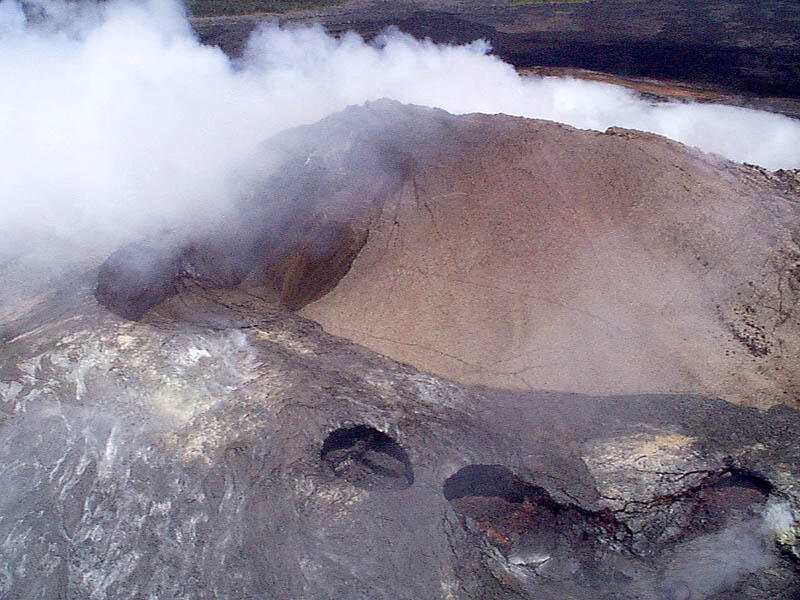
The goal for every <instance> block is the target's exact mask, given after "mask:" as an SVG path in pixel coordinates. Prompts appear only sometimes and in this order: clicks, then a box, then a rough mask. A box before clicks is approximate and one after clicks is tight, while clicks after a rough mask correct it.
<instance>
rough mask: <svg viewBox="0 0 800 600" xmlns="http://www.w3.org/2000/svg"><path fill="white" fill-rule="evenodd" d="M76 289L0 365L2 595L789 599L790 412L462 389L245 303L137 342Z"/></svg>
mask: <svg viewBox="0 0 800 600" xmlns="http://www.w3.org/2000/svg"><path fill="white" fill-rule="evenodd" d="M78 287H79V290H78V291H79V292H80V293H78V294H76V300H75V304H74V305H73V306H72V308H70V309H69V310H67V311H66V314H59V312H58V311H54V310H51V309H52V306H50V305H49V304H48V303H50V302H57V301H58V298H57V297H56V296H51V297H45V298H44V299H39V300H37V303H35V304H36V305H35V306H32V307H31V308H30V311H31V312H30V314H31V315H33V316H34V317H35V318H34V322H31V323H29V325H27V326H26V325H23V324H21V323H22V322H19V323H18V324H17V330H16V331H15V334H14V336H13V337H10V338H9V339H7V341H6V342H5V343H4V344H3V346H2V349H0V352H1V353H2V354H1V355H0V356H1V357H2V363H3V365H4V369H3V374H2V381H0V394H1V397H2V405H1V407H0V408H2V423H1V424H0V482H2V489H3V494H2V497H0V504H2V510H0V555H1V556H2V558H3V560H2V561H0V564H1V565H2V568H0V596H2V597H3V598H8V599H29V598H82V599H84V598H91V599H94V598H98V599H99V598H131V599H134V598H152V597H159V598H225V599H245V598H314V599H324V598H330V599H334V598H335V599H341V598H347V599H357V598H363V599H370V600H372V599H376V598H387V599H388V598H391V599H398V598H407V599H409V600H412V599H413V600H418V599H420V598H496V599H505V598H508V599H511V598H531V599H538V598H541V599H544V598H554V597H555V598H586V599H589V598H595V599H596V598H619V599H622V598H626V599H627V598H641V599H650V598H652V599H658V600H663V599H665V598H706V597H708V598H720V599H721V598H730V597H736V598H752V599H756V598H776V599H786V600H789V599H790V598H796V597H797V594H798V593H800V583H799V582H798V578H797V575H798V563H797V562H796V559H795V558H793V556H792V552H795V553H796V551H797V548H796V547H795V546H793V544H794V542H793V540H794V538H793V537H792V536H793V535H794V532H795V531H796V529H795V528H796V514H797V513H796V512H793V511H794V510H796V509H797V507H798V506H800V504H798V503H799V502H800V497H798V490H800V486H799V485H798V483H800V481H799V479H798V478H799V477H800V476H799V475H798V472H797V468H796V466H797V464H798V459H800V456H798V446H797V444H796V440H797V439H798V434H800V422H799V421H798V419H797V414H796V412H795V411H793V410H792V409H789V408H787V407H775V408H773V409H771V410H770V411H768V412H761V411H758V410H756V409H752V408H745V407H738V406H734V405H731V404H728V403H725V402H722V401H719V400H710V399H706V398H700V397H690V396H629V397H605V398H601V397H589V396H581V395H569V394H558V393H533V392H514V391H497V390H491V389H488V388H469V387H465V386H463V385H459V384H456V383H452V382H450V381H447V380H445V379H442V378H440V377H437V376H434V375H431V374H427V373H424V372H420V371H417V370H416V369H414V368H412V367H410V366H405V365H402V364H400V363H397V362H394V361H392V360H390V359H388V358H384V357H381V356H379V355H377V354H375V353H373V352H372V351H370V350H367V349H365V348H363V347H360V346H357V345H354V344H352V343H350V342H348V341H345V340H342V339H339V338H335V337H332V336H330V335H328V334H326V333H324V332H323V331H322V329H321V328H320V327H319V326H318V325H316V324H314V323H313V322H311V321H308V320H305V319H303V318H300V317H298V316H295V315H293V314H291V313H287V312H285V311H283V310H282V309H280V308H279V307H278V304H277V302H275V301H265V300H263V299H261V298H258V297H256V296H254V295H252V294H250V293H246V292H242V291H238V290H229V291H225V292H221V291H217V290H213V289H212V290H209V289H206V288H203V287H202V286H199V285H190V284H187V285H185V286H184V287H183V288H182V289H181V291H180V293H179V294H178V295H177V296H175V297H173V298H172V299H171V300H169V301H167V302H165V303H162V304H161V305H160V306H159V307H158V308H156V309H154V310H152V311H150V312H149V313H148V315H147V316H146V317H145V319H143V320H142V321H141V322H139V323H132V322H129V321H125V320H123V319H121V318H119V317H117V316H115V315H114V314H112V313H110V312H108V311H106V310H105V309H104V308H102V307H101V306H99V305H98V304H97V303H96V302H95V301H94V299H93V297H92V294H91V287H90V280H89V281H87V282H86V284H85V286H84V287H83V288H81V287H80V286H78ZM43 315H51V316H50V318H46V317H44V316H43ZM337 432H338V433H337ZM335 452H338V453H339V454H334V455H333V456H331V454H332V453H335ZM368 453H371V454H368ZM348 460H349V461H351V463H352V462H357V463H358V465H359V467H358V469H359V473H360V475H359V476H358V477H354V476H340V475H341V472H337V471H339V470H340V467H341V466H342V465H343V464H344V462H343V461H348ZM337 465H338V466H337ZM348 468H349V467H348ZM345 471H347V469H345ZM349 472H350V473H351V474H352V471H349ZM412 475H413V478H412ZM364 478H366V482H367V484H364V481H365V479H364ZM370 478H371V479H370ZM387 479H388V480H394V481H402V484H401V485H374V484H373V483H375V482H378V483H380V482H381V481H385V480H387ZM370 482H372V483H370ZM448 482H449V483H448ZM769 510H772V511H773V512H777V513H778V514H780V515H782V518H783V521H780V519H778V520H777V521H776V520H774V519H773V520H772V521H769V522H770V523H773V522H778V521H780V524H779V525H774V524H773V525H769V526H767V525H766V523H767V522H768V520H767V518H765V517H764V515H765V514H767V513H768V511H769ZM731 554H732V555H733V558H731ZM720 565H722V567H721V566H720ZM681 594H682V595H681ZM726 594H727V595H726ZM731 594H733V595H731Z"/></svg>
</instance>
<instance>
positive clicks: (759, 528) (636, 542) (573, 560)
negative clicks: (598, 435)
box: [442, 465, 774, 600]
mask: <svg viewBox="0 0 800 600" xmlns="http://www.w3.org/2000/svg"><path fill="white" fill-rule="evenodd" d="M772 490H773V486H772V485H771V484H770V483H769V482H768V481H767V480H765V479H763V478H762V477H760V476H758V475H756V474H752V473H749V472H747V471H744V470H736V469H730V470H725V471H723V472H719V473H714V474H709V476H708V477H707V478H706V479H705V480H704V481H703V482H702V483H701V484H700V485H698V486H695V487H691V488H688V489H686V490H684V491H680V492H677V493H675V494H673V495H669V496H661V497H656V498H648V499H643V500H642V501H641V502H637V503H632V504H630V505H628V506H627V507H626V508H625V509H623V510H622V511H616V512H612V511H611V510H610V509H602V510H599V511H593V510H587V509H584V508H582V507H580V506H578V505H575V504H571V503H560V502H558V501H556V500H555V499H554V498H552V497H551V496H550V494H549V493H548V492H547V491H546V490H544V489H543V488H540V487H538V486H535V485H532V484H530V483H527V482H525V481H524V480H523V479H521V478H520V477H518V476H517V475H515V474H514V473H513V472H512V471H511V470H509V469H507V468H506V467H503V466H501V465H469V466H466V467H464V468H462V469H461V470H459V471H458V472H456V473H455V474H454V475H453V476H451V477H450V478H448V479H447V480H446V481H445V482H444V484H443V487H442V493H443V495H444V497H445V498H446V499H447V500H448V501H449V502H450V505H451V506H452V508H453V510H454V511H455V513H456V514H457V515H458V516H459V517H460V518H461V523H462V526H463V527H464V528H465V529H466V530H467V531H468V532H469V533H471V534H473V535H475V536H477V537H478V538H479V539H482V540H483V541H484V548H492V547H493V548H494V550H493V551H491V552H490V555H492V556H501V557H502V560H501V563H502V564H503V565H504V567H505V568H506V569H508V570H509V573H511V574H513V575H514V576H516V577H517V578H520V579H519V580H520V581H526V580H527V579H526V578H527V577H528V576H529V575H530V574H533V573H535V574H536V575H537V577H539V578H543V579H538V581H540V582H541V581H543V580H548V579H549V580H560V579H563V578H565V577H575V576H581V577H583V576H585V577H587V578H591V579H593V580H596V581H598V582H602V586H601V587H603V589H605V590H606V591H608V590H609V589H616V588H615V586H619V591H620V592H623V591H624V593H625V594H632V595H631V596H627V597H639V596H635V594H638V593H642V590H640V589H638V588H637V587H636V586H637V585H639V583H638V578H637V576H636V573H638V572H639V569H642V568H647V569H652V570H654V571H655V572H657V573H659V578H660V583H659V586H658V589H657V590H656V592H655V593H656V596H657V597H659V598H664V599H665V600H666V599H669V600H677V599H679V598H680V599H682V600H700V599H703V598H708V597H710V596H712V595H713V594H714V593H716V592H718V591H720V590H727V589H731V590H733V589H736V586H737V585H739V584H740V582H741V581H742V580H743V579H744V578H746V577H747V576H749V575H751V574H755V573H758V572H759V571H762V570H763V569H765V568H766V567H768V566H769V565H770V564H771V561H772V560H773V559H774V548H773V549H770V543H771V542H770V535H769V534H768V532H767V528H766V526H765V523H764V520H763V515H764V514H765V512H764V511H765V508H766V507H767V505H768V502H769V501H770V498H769V495H770V493H771V492H772ZM486 543H488V545H487V544H486ZM498 550H499V555H498V554H497V552H496V551H498ZM598 585H599V584H598ZM647 593H648V594H649V593H653V592H652V590H651V591H650V592H647ZM645 597H649V596H645Z"/></svg>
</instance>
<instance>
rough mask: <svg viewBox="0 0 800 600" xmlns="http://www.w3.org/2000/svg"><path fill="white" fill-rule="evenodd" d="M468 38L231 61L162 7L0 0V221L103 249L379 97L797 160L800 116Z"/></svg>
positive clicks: (311, 47) (219, 201)
mask: <svg viewBox="0 0 800 600" xmlns="http://www.w3.org/2000/svg"><path fill="white" fill-rule="evenodd" d="M488 51H489V46H488V44H486V43H485V42H483V41H476V42H474V43H472V44H470V45H466V46H459V47H453V46H437V45H435V44H433V43H430V42H421V41H416V40H414V39H413V38H411V37H410V36H407V35H404V34H403V33H401V32H399V31H387V32H385V33H384V34H383V35H381V36H379V37H378V38H377V39H376V40H375V41H374V43H371V44H367V43H365V42H364V41H363V40H362V39H361V38H360V37H359V36H357V35H355V34H348V35H345V36H343V37H341V38H339V39H336V38H333V37H330V36H328V35H327V34H326V33H325V32H324V31H323V30H322V28H321V27H318V26H309V27H301V28H293V29H280V28H278V27H277V26H275V25H265V26H264V27H262V28H261V29H259V30H258V31H257V32H256V33H254V35H253V36H252V38H251V39H250V41H249V44H248V46H247V49H246V51H245V54H244V57H243V59H242V60H240V61H232V60H231V59H229V58H228V57H227V56H225V55H224V54H223V53H222V52H221V51H220V50H219V49H217V48H211V47H205V46H202V45H201V44H199V43H198V41H197V40H196V38H195V37H194V35H193V33H192V31H191V29H190V27H189V25H188V22H187V20H186V17H185V15H184V13H183V9H182V8H181V7H180V5H176V4H174V3H172V2H159V1H155V0H149V1H143V2H132V1H122V2H109V3H100V4H94V3H66V2H59V1H54V0H49V1H40V2H37V3H30V2H26V3H24V7H23V5H22V4H21V3H20V2H18V1H16V0H3V1H2V2H0V82H2V87H1V88H0V89H2V91H0V139H2V140H3V145H2V148H3V150H2V156H0V164H1V165H2V176H0V221H2V223H3V224H4V227H3V228H4V229H13V230H17V231H19V230H20V229H26V230H36V231H42V232H47V233H48V234H51V235H52V234H60V235H65V236H70V237H81V238H82V239H83V238H86V237H89V236H90V237H91V238H92V240H93V242H94V243H97V244H100V243H101V240H102V239H103V238H104V237H106V238H108V239H110V240H113V241H114V242H115V243H119V242H120V241H124V240H128V239H132V238H133V237H135V236H138V235H140V234H141V233H142V232H145V231H149V230H152V229H153V228H154V227H160V226H164V225H167V224H169V223H173V222H174V221H175V219H177V218H181V217H185V216H186V215H189V214H191V215H192V216H194V217H199V216H202V217H204V218H207V219H213V218H214V215H215V214H218V213H219V211H220V210H223V209H224V208H225V206H226V202H227V201H228V199H230V198H232V197H233V196H235V194H236V193H237V191H239V190H240V188H241V185H242V181H243V173H244V172H246V170H247V168H248V166H249V165H248V159H249V158H251V157H252V156H253V155H254V153H255V151H256V149H257V148H258V147H259V145H260V144H261V143H262V142H263V141H264V140H265V139H266V138H268V137H269V136H271V135H272V134H275V133H277V132H279V131H281V130H283V129H286V128H289V127H292V126H295V125H300V124H306V123H312V122H314V121H316V120H318V119H320V118H322V117H324V116H325V115H327V114H329V113H331V112H334V111H337V110H340V109H342V108H344V107H346V106H348V105H351V104H361V103H363V102H365V101H367V100H371V99H377V98H381V97H389V98H393V99H396V100H399V101H402V102H408V103H416V104H423V105H430V106H438V107H441V108H444V109H446V110H448V111H451V112H455V113H465V112H487V113H497V112H503V113H508V114H514V115H523V116H529V117H538V118H545V119H552V120H556V121H562V122H565V123H569V124H571V125H574V126H577V127H582V128H595V129H605V128H606V127H608V126H611V125H619V126H624V127H631V128H638V129H644V130H650V131H654V132H658V133H662V134H664V135H667V136H669V137H672V138H674V139H677V140H680V141H682V142H685V143H687V144H691V145H695V146H699V147H700V148H702V149H704V150H707V151H712V152H717V153H721V154H724V155H725V156H727V157H730V158H732V159H734V160H738V161H747V162H752V163H757V164H761V165H764V166H766V167H768V168H778V167H800V153H798V152H797V148H800V122H798V121H795V120H792V119H789V118H786V117H782V116H779V115H774V114H769V113H764V112H758V111H753V110H746V109H740V108H732V107H725V106H709V105H696V104H667V105H659V106H654V105H651V104H649V103H647V102H644V101H642V100H640V99H639V98H638V97H637V96H636V95H635V94H634V93H632V92H629V91H626V90H624V89H622V88H619V87H614V86H610V85H604V84H600V83H591V82H584V81H576V80H570V79H559V80H555V79H525V78H521V77H519V76H518V75H517V74H516V72H515V71H514V69H513V68H512V67H511V66H509V65H508V64H505V63H503V62H502V61H500V60H499V59H497V58H496V57H493V56H490V55H488V54H487V52H488Z"/></svg>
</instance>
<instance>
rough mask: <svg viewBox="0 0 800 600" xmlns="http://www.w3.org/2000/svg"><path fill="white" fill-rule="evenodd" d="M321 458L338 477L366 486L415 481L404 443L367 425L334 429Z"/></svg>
mask: <svg viewBox="0 0 800 600" xmlns="http://www.w3.org/2000/svg"><path fill="white" fill-rule="evenodd" d="M320 459H321V460H322V462H324V463H325V464H326V465H328V467H330V469H331V470H332V471H333V474H334V475H335V476H336V477H341V478H343V479H345V480H347V481H349V482H350V483H352V484H353V485H356V486H358V487H362V488H365V489H388V490H398V489H403V488H407V487H409V486H411V484H413V483H414V470H413V469H412V467H411V461H410V460H409V458H408V454H407V453H406V451H405V450H404V449H403V448H402V446H400V444H398V443H397V442H396V441H395V440H394V439H393V438H391V437H390V436H388V435H387V434H385V433H383V432H382V431H378V430H377V429H375V428H374V427H369V426H367V425H355V426H352V427H342V428H341V429H336V430H335V431H332V432H331V433H330V434H329V435H328V437H327V438H326V439H325V442H324V443H323V444H322V450H321V452H320Z"/></svg>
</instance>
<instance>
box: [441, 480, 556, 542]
mask: <svg viewBox="0 0 800 600" xmlns="http://www.w3.org/2000/svg"><path fill="white" fill-rule="evenodd" d="M442 494H443V495H444V497H445V499H447V500H448V501H449V502H450V505H451V506H452V507H453V510H454V511H455V512H456V514H457V515H459V516H460V517H462V518H468V521H464V524H465V526H467V528H468V529H470V528H473V529H475V530H477V531H478V532H480V533H482V534H483V535H484V536H485V537H486V538H487V539H488V540H489V541H490V542H491V543H492V544H494V545H495V546H498V547H500V548H503V549H506V550H509V549H511V548H512V547H514V546H516V545H517V542H518V541H519V540H520V539H521V538H523V537H525V536H531V535H533V536H535V537H536V538H537V539H539V540H540V541H544V544H545V545H549V544H550V542H551V541H552V539H553V536H554V535H555V523H556V522H557V516H558V514H559V512H560V510H559V505H558V504H557V503H556V502H554V501H553V499H552V498H551V497H550V495H549V494H548V493H547V491H546V490H544V489H543V488H540V487H538V486H535V485H532V484H530V483H527V482H525V481H524V480H522V479H520V478H519V477H517V476H516V475H515V474H514V473H513V472H512V471H511V470H510V469H507V468H506V467H503V466H502V465H468V466H466V467H464V468H462V469H460V470H459V471H457V472H456V473H455V474H454V475H452V476H451V477H449V478H448V479H447V480H446V481H445V482H444V485H443V487H442ZM468 523H471V525H468ZM547 540H550V541H547Z"/></svg>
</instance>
